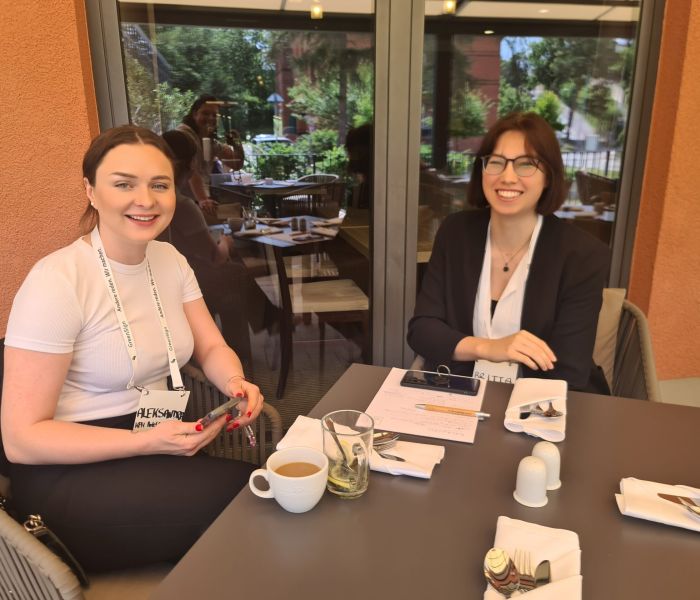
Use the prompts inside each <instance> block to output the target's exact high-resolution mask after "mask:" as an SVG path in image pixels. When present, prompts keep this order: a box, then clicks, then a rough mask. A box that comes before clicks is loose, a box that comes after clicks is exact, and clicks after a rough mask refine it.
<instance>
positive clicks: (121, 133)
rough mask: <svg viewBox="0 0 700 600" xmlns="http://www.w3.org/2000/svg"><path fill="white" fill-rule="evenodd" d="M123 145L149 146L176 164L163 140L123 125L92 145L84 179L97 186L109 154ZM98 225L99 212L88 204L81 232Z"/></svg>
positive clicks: (82, 217) (101, 135)
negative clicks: (97, 175) (105, 158)
mask: <svg viewBox="0 0 700 600" xmlns="http://www.w3.org/2000/svg"><path fill="white" fill-rule="evenodd" d="M122 144H148V145H150V146H155V147H156V148H158V150H160V151H161V152H162V153H163V154H165V156H167V158H168V160H169V161H170V163H171V164H174V157H173V153H172V151H171V150H170V147H169V146H168V144H167V143H166V142H165V140H164V139H163V138H161V137H160V136H159V135H157V134H155V133H153V132H152V131H151V130H149V129H146V128H145V127H137V126H136V125H122V126H121V127H114V128H112V129H108V130H107V131H103V132H102V133H101V134H100V135H98V136H97V137H96V138H95V139H94V140H92V142H91V143H90V147H89V148H88V149H87V152H85V156H83V177H84V178H85V179H87V180H88V182H90V185H95V174H96V173H97V168H98V167H99V166H100V164H101V163H102V161H103V160H104V157H105V156H107V153H108V152H109V151H110V150H112V149H114V148H116V147H117V146H121V145H122ZM97 223H98V215H97V210H95V209H94V208H93V207H92V206H91V205H90V203H89V202H88V205H87V208H86V209H85V212H84V213H83V215H82V216H81V217H80V231H81V232H82V233H83V234H86V233H89V232H90V231H92V230H93V229H94V228H95V225H97Z"/></svg>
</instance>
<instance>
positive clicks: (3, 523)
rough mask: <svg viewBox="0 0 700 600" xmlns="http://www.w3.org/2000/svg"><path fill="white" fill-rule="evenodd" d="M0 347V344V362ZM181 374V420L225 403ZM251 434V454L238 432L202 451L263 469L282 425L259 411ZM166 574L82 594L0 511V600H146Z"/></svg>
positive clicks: (272, 413) (132, 575)
mask: <svg viewBox="0 0 700 600" xmlns="http://www.w3.org/2000/svg"><path fill="white" fill-rule="evenodd" d="M3 341H4V340H0V359H1V357H2V346H3ZM182 374H183V380H184V381H185V385H186V386H187V387H188V389H190V390H191V394H190V401H189V403H188V408H187V411H186V418H191V419H197V418H199V417H201V416H202V415H204V414H206V413H207V412H208V411H210V410H211V409H212V408H214V407H215V406H218V405H219V404H221V403H222V402H224V401H225V400H226V397H225V396H224V395H223V394H221V393H220V392H219V391H218V390H217V389H216V388H214V386H213V385H212V384H211V383H209V382H208V381H207V379H206V378H205V377H204V374H203V373H202V372H201V371H200V370H199V369H196V368H194V367H192V366H190V365H185V367H184V368H183V369H182ZM1 377H2V362H1V360H0V379H1ZM255 430H256V431H255V433H256V437H257V440H258V446H257V448H255V449H251V448H246V447H245V444H243V443H242V433H241V431H240V430H238V429H235V430H233V431H232V432H230V433H226V432H222V434H221V435H220V436H218V437H217V439H216V440H214V442H212V443H211V444H210V446H209V447H208V448H207V449H206V451H207V452H208V453H209V454H210V455H212V456H223V457H226V458H236V459H239V460H244V461H247V462H252V463H255V464H258V465H259V464H262V463H263V462H264V461H265V459H266V457H267V453H268V451H270V450H274V447H275V446H276V445H277V442H278V441H279V440H280V437H281V435H282V419H281V417H280V415H279V413H278V412H277V410H276V409H275V408H274V407H272V406H269V405H267V404H266V405H264V407H263V412H262V413H260V417H259V418H258V419H257V421H256V422H255ZM9 487H10V481H9V479H7V478H6V477H3V476H2V475H0V488H1V489H2V492H3V493H4V494H5V495H8V494H9ZM171 568H172V565H170V564H164V563H162V564H156V565H149V566H147V567H143V568H141V569H128V570H124V571H115V572H113V573H105V574H99V575H90V587H89V588H88V589H85V590H83V589H82V588H81V587H80V583H79V582H78V579H77V578H76V576H75V575H74V574H73V572H72V571H71V570H70V569H69V568H68V566H66V564H65V563H64V562H63V561H61V560H60V559H59V558H58V557H57V556H56V555H55V554H54V553H53V552H51V551H50V550H49V549H48V548H46V546H44V544H42V543H41V542H40V541H38V540H37V539H36V538H34V536H33V535H31V534H30V533H28V532H27V531H25V529H24V527H22V525H20V524H19V523H18V522H17V521H15V520H14V519H13V518H12V517H11V516H10V515H8V514H7V513H6V512H5V511H3V510H0V599H3V600H4V599H11V600H83V599H85V600H120V599H122V598H129V600H140V599H143V600H146V598H149V597H150V596H151V594H152V593H153V590H154V589H155V588H156V587H157V586H158V584H159V583H160V582H161V581H162V580H163V578H164V577H165V576H166V575H167V574H168V572H169V571H170V569H171Z"/></svg>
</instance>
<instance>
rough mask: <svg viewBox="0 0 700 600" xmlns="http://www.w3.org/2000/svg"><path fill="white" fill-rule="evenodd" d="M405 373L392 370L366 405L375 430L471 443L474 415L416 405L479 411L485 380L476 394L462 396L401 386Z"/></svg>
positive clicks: (474, 429)
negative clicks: (446, 412) (457, 413)
mask: <svg viewBox="0 0 700 600" xmlns="http://www.w3.org/2000/svg"><path fill="white" fill-rule="evenodd" d="M405 373H406V371H405V369H392V370H391V372H390V373H389V375H388V376H387V378H386V379H385V380H384V383H383V384H382V387H381V388H379V391H378V392H377V394H376V395H375V396H374V399H373V400H372V402H371V403H370V405H369V406H368V407H367V410H366V411H365V412H366V413H367V414H369V415H370V416H371V417H372V418H373V419H374V428H375V430H387V431H396V432H397V433H407V434H410V435H420V436H424V437H432V438H438V439H443V440H453V441H456V442H468V443H470V444H471V443H473V442H474V437H475V436H476V426H477V423H478V422H479V421H478V419H477V418H476V417H465V416H462V415H451V414H445V413H439V412H432V411H427V410H421V409H419V408H416V404H439V405H441V406H449V407H453V408H467V409H469V410H480V409H481V403H482V401H483V399H484V390H485V389H486V386H487V385H488V383H487V382H486V381H484V382H482V384H481V385H480V386H479V392H478V394H477V395H476V396H465V395H464V394H451V393H449V392H436V391H432V390H422V389H416V388H410V387H405V386H402V385H401V378H402V377H403V376H404V374H405Z"/></svg>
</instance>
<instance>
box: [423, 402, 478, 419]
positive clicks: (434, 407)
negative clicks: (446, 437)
mask: <svg viewBox="0 0 700 600" xmlns="http://www.w3.org/2000/svg"><path fill="white" fill-rule="evenodd" d="M416 408H420V409H421V410H430V411H433V412H441V413H448V414H450V415H462V416H464V417H476V418H477V419H479V421H482V420H483V419H488V418H489V417H490V416H491V415H490V414H489V413H485V412H481V411H478V410H469V409H468V408H457V407H452V406H440V405H439V404H416Z"/></svg>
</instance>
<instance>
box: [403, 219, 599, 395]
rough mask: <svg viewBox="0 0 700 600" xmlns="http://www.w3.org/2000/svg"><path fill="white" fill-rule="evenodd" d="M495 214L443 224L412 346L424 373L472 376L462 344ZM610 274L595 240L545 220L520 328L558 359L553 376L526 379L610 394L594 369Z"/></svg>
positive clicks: (413, 323) (412, 325)
mask: <svg viewBox="0 0 700 600" xmlns="http://www.w3.org/2000/svg"><path fill="white" fill-rule="evenodd" d="M489 219H490V210H489V209H486V210H479V211H462V212H459V213H455V214H452V215H450V216H448V217H447V218H446V219H445V220H444V222H443V223H442V225H441V227H440V229H439V231H438V233H437V235H436V236H435V243H434V245H433V252H432V256H431V258H430V263H429V264H428V269H427V271H426V273H425V276H424V278H423V283H422V286H421V290H420V294H419V295H418V299H417V301H416V310H415V313H414V315H413V318H412V319H411V320H410V322H409V324H408V343H409V345H410V346H411V348H413V350H415V351H416V352H417V353H418V354H420V355H421V356H423V357H424V358H425V360H426V367H425V368H426V369H427V370H433V369H434V368H435V367H436V366H437V365H439V364H445V365H449V366H450V368H451V369H452V372H453V373H459V374H462V375H471V374H472V372H473V370H474V363H473V362H457V361H453V360H452V354H453V353H454V349H455V347H456V346H457V343H458V342H459V341H460V340H461V339H462V338H464V337H466V336H470V335H474V332H473V327H472V320H473V314H474V304H475V301H476V292H477V288H478V286H479V278H480V277H481V268H482V265H483V262H484V252H485V248H486V233H487V230H488V223H489ZM609 268H610V250H609V248H608V247H607V246H606V245H605V244H603V243H602V242H600V241H599V240H597V239H595V238H594V237H593V236H591V235H589V234H588V233H586V232H584V231H582V230H581V229H579V228H577V227H574V226H573V225H570V224H567V223H564V222H562V221H560V220H559V219H558V218H557V217H555V216H554V215H550V216H547V217H544V221H543V223H542V229H541V230H540V235H539V238H538V240H537V245H536V247H535V251H534V254H533V258H532V263H531V265H530V273H529V275H528V278H527V284H526V286H525V299H524V301H523V312H522V318H521V328H522V329H525V330H526V331H529V332H530V333H532V334H534V335H536V336H537V337H539V338H540V339H542V340H544V341H545V342H547V344H548V345H549V347H550V348H551V349H552V351H553V352H554V354H555V355H556V357H557V359H558V360H557V362H556V363H555V366H554V369H553V370H551V371H548V372H542V371H532V370H530V369H529V368H527V367H525V365H523V366H522V367H523V369H522V374H523V377H546V378H549V379H565V380H566V381H567V382H568V384H569V387H570V388H571V389H574V390H588V391H596V392H603V393H609V392H608V391H607V385H606V384H605V380H604V379H602V380H601V377H600V374H599V369H597V368H596V367H595V365H594V364H593V358H592V356H593V344H594V342H595V334H596V327H597V324H598V313H599V312H600V306H601V304H602V301H603V294H602V291H603V287H604V286H605V284H606V281H607V277H608V271H609Z"/></svg>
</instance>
